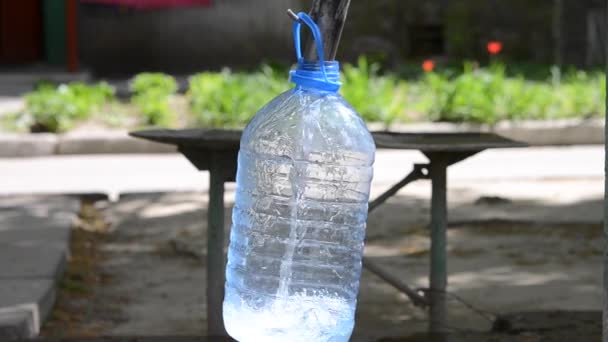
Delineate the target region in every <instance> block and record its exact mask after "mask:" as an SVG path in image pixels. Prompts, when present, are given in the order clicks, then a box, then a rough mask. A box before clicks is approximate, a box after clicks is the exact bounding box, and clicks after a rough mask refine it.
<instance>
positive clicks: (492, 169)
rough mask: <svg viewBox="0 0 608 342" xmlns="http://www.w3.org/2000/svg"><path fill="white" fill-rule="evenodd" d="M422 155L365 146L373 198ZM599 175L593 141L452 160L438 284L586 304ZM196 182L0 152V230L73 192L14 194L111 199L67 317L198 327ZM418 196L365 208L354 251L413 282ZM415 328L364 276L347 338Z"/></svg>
mask: <svg viewBox="0 0 608 342" xmlns="http://www.w3.org/2000/svg"><path fill="white" fill-rule="evenodd" d="M423 161H424V157H423V156H422V155H420V154H418V153H415V152H388V151H381V152H379V153H378V158H377V164H376V166H377V168H376V170H377V171H376V174H375V179H374V186H373V191H372V193H373V195H376V194H379V193H380V192H381V191H382V190H383V189H385V188H386V187H388V186H390V184H391V183H393V182H395V181H397V180H399V179H400V178H401V177H402V176H403V175H404V173H405V172H407V171H408V170H409V168H410V165H411V163H412V162H423ZM602 177H603V149H602V147H600V146H588V147H572V148H560V149H556V148H534V149H525V150H501V151H498V150H497V151H487V152H484V153H482V154H480V155H478V156H476V157H473V158H471V159H469V160H467V161H465V162H463V163H461V164H459V165H456V166H454V167H453V168H452V169H451V170H450V173H449V204H450V221H451V223H452V226H451V228H452V229H451V230H450V232H449V238H450V251H449V253H450V266H449V267H450V288H451V290H452V291H454V293H455V294H457V295H459V296H462V297H464V298H465V299H466V300H467V302H470V303H473V305H475V306H476V307H480V308H483V309H485V310H487V311H489V312H491V313H499V314H509V313H515V312H530V311H536V310H545V311H551V312H553V311H555V310H566V311H567V312H568V315H572V312H579V311H581V310H582V311H584V312H588V311H592V312H593V311H597V310H600V304H599V303H600V302H601V301H600V300H599V298H601V291H600V290H601V279H600V275H601V272H600V271H599V270H600V269H601V266H600V265H601V264H600V254H601V248H602V243H601V241H602V239H601V229H600V225H599V223H600V222H601V219H602V196H603V178H602ZM51 179H52V180H53V181H49V180H51ZM206 183H207V175H206V174H205V173H199V172H197V171H195V170H194V168H193V167H192V166H191V165H190V164H189V163H188V162H187V161H186V160H185V159H183V158H182V157H181V156H177V155H145V156H128V155H127V156H74V157H54V158H32V159H0V195H4V196H5V197H4V198H3V200H4V202H2V203H4V205H5V206H6V207H10V208H11V209H2V208H0V209H2V210H0V218H2V219H3V221H1V222H2V226H1V227H2V228H1V229H3V230H4V229H5V227H10V225H9V224H7V223H5V222H8V221H6V220H4V218H6V217H22V216H23V217H25V216H27V215H29V213H31V212H35V211H27V212H26V211H24V210H21V209H19V208H22V207H24V208H25V207H26V205H30V206H33V207H36V208H39V209H37V210H42V211H41V212H42V214H40V215H42V216H41V217H43V218H46V217H50V216H49V215H50V214H48V213H47V214H44V211H45V210H47V212H50V211H48V210H49V209H48V208H52V207H53V206H55V205H59V206H60V207H61V208H63V209H65V208H68V209H69V210H70V211H72V212H73V211H74V210H75V209H74V207H73V206H74V205H75V204H74V203H73V201H70V200H67V201H65V200H58V201H55V200H49V199H48V197H44V198H42V199H40V198H32V197H23V196H25V195H27V194H32V193H37V194H41V193H42V194H57V193H88V192H101V193H106V194H109V195H110V197H111V198H112V199H113V200H118V201H117V202H114V203H107V202H105V203H104V202H102V203H100V205H101V206H102V207H101V209H102V210H103V212H104V214H105V215H106V218H107V219H109V220H110V221H112V223H113V224H112V227H113V228H114V231H113V232H112V233H111V234H109V236H108V239H107V241H104V243H103V244H102V246H101V247H100V248H101V250H102V253H103V254H104V255H105V258H106V259H105V261H104V262H103V265H102V268H103V270H102V272H103V274H105V275H108V277H109V278H110V279H112V281H111V282H109V283H108V284H104V286H102V287H100V288H99V289H96V290H95V296H94V297H93V298H92V299H91V300H87V301H86V302H84V303H81V304H82V305H84V307H82V309H83V311H82V312H83V313H82V315H83V316H86V317H88V319H89V320H90V321H87V320H86V319H85V320H84V321H83V322H81V324H82V325H86V324H88V323H90V322H96V324H98V325H97V327H98V328H99V322H105V324H102V325H101V326H102V327H103V330H102V332H103V333H104V334H115V335H125V334H141V332H144V331H145V332H146V334H149V335H156V334H167V335H172V334H180V335H194V334H203V333H204V328H203V327H204V320H205V317H204V312H205V311H204V307H203V299H204V298H203V296H202V294H203V288H204V281H205V277H204V267H205V266H204V263H202V262H201V261H200V251H201V250H204V249H203V248H204V239H203V238H202V236H204V234H205V225H204V222H205V215H206V212H205V211H204V209H203V208H204V207H205V203H206V195H205V193H206V190H207V186H206ZM233 188H234V187H233V186H232V185H231V186H229V189H228V191H227V196H226V200H227V201H228V203H231V202H232V200H233ZM193 191H194V192H193ZM164 192H171V193H166V194H163V193H164ZM137 193H139V195H137ZM142 193H143V194H142ZM121 194H123V195H121ZM125 194H126V195H125ZM429 194H430V189H429V186H428V183H427V182H419V183H415V184H412V185H411V186H408V187H407V188H405V189H404V190H402V191H401V192H399V194H398V195H397V196H396V197H394V198H393V199H391V200H390V201H389V202H387V203H386V205H385V206H384V207H382V208H381V209H379V210H378V211H377V212H375V213H374V214H373V215H371V216H370V222H369V228H368V243H367V249H366V253H367V255H368V256H370V257H373V258H375V259H376V260H377V261H378V262H380V263H381V264H382V265H383V266H384V267H386V268H387V269H390V270H393V271H394V272H395V273H398V274H402V275H403V278H404V280H407V281H408V282H410V283H412V284H414V285H415V286H424V285H425V282H426V273H427V257H426V256H427V255H428V239H427V236H426V230H425V226H426V223H427V218H428V198H429ZM15 195H20V196H19V197H15ZM373 195H372V196H373ZM0 198H1V197H0ZM28 201H33V202H28ZM64 201H65V202H64ZM32 203H33V204H32ZM40 208H47V209H40ZM14 210H18V211H17V213H18V214H19V215H16V214H11V213H13V211H14ZM26 214H27V215H26ZM34 216H35V215H34ZM226 217H227V225H228V224H229V213H228V212H227V213H226ZM15 222H17V221H15ZM18 226H19V227H21V226H22V224H21V223H19V225H18ZM0 240H2V241H0V243H4V239H3V238H2V239H0ZM64 240H65V239H64ZM6 250H8V249H6ZM0 269H1V268H0ZM0 278H2V277H0ZM0 281H1V280H0ZM104 305H105V306H104ZM107 305H110V306H112V309H111V310H110V309H108V308H107ZM104 308H105V309H104ZM450 312H451V317H450V320H451V324H452V325H454V326H457V327H459V328H460V329H466V330H478V331H479V330H487V329H489V327H490V322H489V321H487V320H485V319H484V318H482V317H481V316H480V315H478V314H475V313H471V311H470V310H469V309H467V308H466V307H465V306H463V305H462V304H460V303H459V302H458V301H456V300H453V301H452V302H451V304H450ZM526 317H527V316H526ZM568 317H571V316H568ZM545 322H546V320H545ZM426 324H427V323H426V320H425V315H424V312H422V311H420V310H419V309H416V308H414V307H412V306H411V305H410V304H409V303H408V301H407V300H406V298H405V297H403V296H402V295H400V294H399V293H398V292H396V291H395V290H394V289H392V288H391V287H390V286H388V285H386V284H384V283H382V282H381V281H379V279H377V278H376V277H375V276H373V275H371V274H369V273H367V272H364V275H363V279H362V288H361V297H360V306H359V317H358V325H357V332H356V337H357V339H358V340H360V341H368V340H374V339H376V338H377V337H378V336H404V335H409V334H411V333H415V332H419V331H422V330H424V328H425V327H426ZM465 340H466V339H465Z"/></svg>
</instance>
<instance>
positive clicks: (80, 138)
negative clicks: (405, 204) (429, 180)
mask: <svg viewBox="0 0 608 342" xmlns="http://www.w3.org/2000/svg"><path fill="white" fill-rule="evenodd" d="M368 126H369V129H370V130H372V131H383V130H386V126H384V125H382V124H378V123H372V124H369V125H368ZM388 131H392V132H410V133H421V132H494V133H497V134H499V135H502V136H505V137H507V138H511V139H514V140H518V141H522V142H526V143H528V144H530V145H531V146H563V145H595V144H603V143H604V120H603V119H589V120H574V119H573V120H556V121H522V122H516V123H513V122H502V123H499V124H497V125H494V126H490V125H475V124H454V123H443V122H441V123H414V124H395V125H392V126H390V127H389V129H388ZM172 152H175V147H173V146H170V145H165V144H160V143H155V142H150V141H146V140H142V139H136V138H133V137H130V136H129V135H128V132H127V131H97V132H71V133H66V134H47V133H44V134H2V133H0V158H17V157H39V156H52V155H74V154H146V153H172Z"/></svg>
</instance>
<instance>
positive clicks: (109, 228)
mask: <svg viewBox="0 0 608 342" xmlns="http://www.w3.org/2000/svg"><path fill="white" fill-rule="evenodd" d="M310 6H311V1H301V0H299V1H297V0H289V1H285V0H281V1H279V0H263V1H262V0H80V1H78V0H19V1H13V0H0V313H1V312H10V313H11V314H10V315H9V316H6V315H5V316H3V315H2V314H0V339H2V338H3V337H5V336H8V337H15V336H17V337H19V336H21V337H32V336H37V335H39V334H40V335H42V336H43V337H53V336H58V337H65V336H100V335H203V334H205V333H206V324H205V322H206V321H207V317H206V311H205V297H204V290H203V289H204V286H205V283H206V279H205V273H204V270H205V268H206V265H205V262H204V260H205V257H206V254H205V252H204V250H205V247H206V242H205V236H206V230H207V227H206V218H207V211H206V208H207V204H208V190H209V189H208V185H207V184H208V181H209V176H208V174H207V172H199V171H197V170H196V169H195V168H194V167H193V166H192V165H191V164H190V163H189V162H188V160H186V159H185V158H184V157H183V156H182V155H180V154H179V153H177V151H176V149H175V147H172V146H170V145H163V144H158V143H152V142H147V141H143V140H139V139H135V138H131V137H129V136H128V132H129V131H135V130H141V129H148V128H173V129H183V128H217V129H227V128H242V127H244V126H245V125H246V124H247V122H249V120H250V119H251V118H252V117H253V116H254V115H255V113H256V112H257V110H258V109H259V108H260V107H261V106H263V105H264V104H265V103H267V102H268V101H269V100H271V99H272V98H274V97H275V96H277V95H278V94H280V93H281V92H283V91H286V90H288V89H290V88H292V84H290V83H289V80H288V72H289V69H290V68H292V66H293V65H294V63H295V52H294V47H293V41H292V22H291V19H290V18H289V17H288V16H287V15H285V10H286V9H287V8H292V9H293V10H294V11H296V12H298V11H300V10H302V11H307V10H308V9H309V8H310ZM606 15H607V8H606V1H605V0H542V1H529V0H510V1H499V0H427V1H414V0H375V1H361V0H353V1H352V2H351V4H350V10H349V13H348V18H347V21H346V25H345V27H344V32H343V34H342V40H341V43H340V47H339V49H338V54H337V59H338V60H339V61H340V62H341V68H342V69H341V70H342V76H341V81H342V83H343V85H342V88H341V90H340V93H341V94H342V95H343V96H344V97H345V98H346V99H347V101H348V102H349V103H351V104H352V105H353V107H354V108H355V109H356V110H357V111H358V112H359V113H360V115H361V116H362V117H363V119H364V120H365V121H366V122H367V124H368V127H369V128H370V130H374V131H393V132H414V133H416V132H417V133H420V132H453V133H456V132H492V133H496V134H499V135H502V136H504V137H507V138H511V139H514V140H516V141H520V142H524V143H527V144H529V145H530V146H529V147H527V148H519V149H509V150H507V149H495V150H488V151H486V152H484V153H481V154H479V155H476V156H474V157H472V158H470V159H467V160H466V161H463V162H462V163H459V164H457V165H455V166H453V167H451V168H450V169H449V182H448V204H449V208H450V226H449V228H450V229H449V232H448V236H449V241H450V243H449V246H448V257H449V263H450V264H449V267H448V270H449V284H450V285H449V287H448V288H449V289H450V291H453V293H454V295H456V296H457V297H453V298H452V299H451V300H450V304H449V312H450V317H449V321H450V329H449V330H450V332H452V333H454V334H455V335H454V336H455V338H457V339H456V340H459V339H458V338H460V340H463V341H474V340H476V339H477V340H480V341H486V340H491V339H492V338H493V339H494V340H496V339H497V338H498V339H504V340H506V341H510V340H516V341H517V340H518V339H519V340H521V338H528V337H530V338H532V339H531V340H532V341H537V340H541V339H542V338H547V339H549V340H551V338H553V340H556V341H559V340H560V338H563V336H565V335H564V334H570V335H571V336H572V340H577V339H576V338H580V340H581V341H591V340H598V339H599V335H600V333H601V328H600V323H601V320H600V316H601V313H600V310H601V300H600V298H601V297H600V296H601V293H602V292H601V291H602V285H601V272H600V269H601V255H602V247H603V242H602V241H603V240H602V235H601V224H602V222H603V219H602V217H603V216H602V205H603V202H602V199H603V189H604V187H603V186H604V183H603V167H604V166H603V160H604V159H603V158H604V156H603V143H604V118H605V111H606V72H605V65H606V59H607V53H606V51H607V49H608V46H607V41H608V37H607V32H608V27H607V23H606V22H607V20H606ZM425 161H426V158H425V157H424V156H423V155H422V154H420V153H419V152H416V151H386V150H379V151H378V154H377V162H376V166H375V178H374V183H373V188H372V197H374V196H376V195H378V194H380V193H381V192H383V191H384V190H386V189H387V188H388V187H390V186H391V185H392V184H393V183H395V182H397V181H398V180H400V179H401V178H402V177H403V175H404V173H405V172H409V170H410V169H411V166H412V165H413V164H414V163H421V162H425ZM233 195H234V184H227V188H226V203H227V206H228V208H229V209H230V208H231V206H232V203H233ZM429 199H430V188H429V184H428V182H419V183H415V184H412V185H411V186H408V187H407V188H405V189H403V190H401V191H399V193H398V194H397V195H396V196H395V197H393V198H391V199H390V200H389V201H388V202H387V203H386V205H385V207H384V208H381V209H379V210H378V211H377V212H374V214H372V215H370V218H369V224H368V227H369V228H368V238H367V249H366V255H367V256H368V257H370V258H375V259H376V260H377V261H378V262H379V263H381V264H382V265H383V267H385V268H386V269H387V270H390V272H393V273H395V274H399V275H400V277H402V279H403V281H406V282H408V283H412V284H413V286H420V287H423V286H426V285H427V282H428V280H427V272H428V260H427V259H428V254H429V243H428V229H427V225H428V217H429V215H430V214H429ZM225 224H226V229H227V230H228V229H229V226H230V210H227V211H226V215H225ZM362 279H363V280H362V285H361V286H362V287H361V295H360V299H359V309H358V310H359V311H358V317H357V328H356V331H355V335H354V339H353V340H358V341H378V340H382V339H383V338H384V339H385V340H386V341H389V340H390V341H399V339H398V338H401V337H404V336H417V335H416V334H418V333H421V332H424V331H425V330H426V326H427V324H428V320H427V317H426V312H425V310H421V309H420V308H417V307H414V306H413V305H412V304H411V303H410V302H409V301H408V299H407V297H405V296H404V295H402V294H400V293H399V292H398V291H396V290H395V289H393V288H392V287H391V286H389V285H388V284H386V283H384V282H383V281H382V280H380V279H379V278H377V277H376V276H374V275H373V274H371V273H368V272H367V271H364V273H363V278H362ZM454 298H458V299H454ZM32 308H33V309H32ZM3 310H4V311H3ZM6 317H8V318H6ZM32 317H40V320H37V318H36V319H34V318H32ZM501 318H504V320H501ZM30 321H31V322H34V323H31V324H29V325H28V324H25V325H24V324H23V322H30ZM504 322H508V324H507V323H504ZM24 326H27V327H28V328H23V327H24ZM3 327H9V328H3ZM570 335H568V336H570ZM391 338H392V339H391ZM535 338H536V339H535Z"/></svg>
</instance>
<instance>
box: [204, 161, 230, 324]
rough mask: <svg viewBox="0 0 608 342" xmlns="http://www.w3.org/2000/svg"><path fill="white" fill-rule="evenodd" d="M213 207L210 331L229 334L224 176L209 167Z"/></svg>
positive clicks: (209, 258) (209, 249)
mask: <svg viewBox="0 0 608 342" xmlns="http://www.w3.org/2000/svg"><path fill="white" fill-rule="evenodd" d="M209 171H210V172H209V206H208V213H207V334H208V335H209V336H227V333H226V330H225V329H224V320H223V318H222V302H223V301H224V277H225V274H224V267H225V264H226V262H225V260H224V177H223V172H222V170H221V169H219V166H218V167H217V168H214V167H211V170H209Z"/></svg>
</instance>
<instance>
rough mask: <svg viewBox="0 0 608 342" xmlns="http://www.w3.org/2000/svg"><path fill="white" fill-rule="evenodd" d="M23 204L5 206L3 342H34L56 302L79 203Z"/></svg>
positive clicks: (0, 267)
mask: <svg viewBox="0 0 608 342" xmlns="http://www.w3.org/2000/svg"><path fill="white" fill-rule="evenodd" d="M44 199H45V200H42V201H40V200H37V201H36V200H32V201H29V202H28V203H25V204H23V205H14V204H11V203H12V201H10V200H6V201H4V202H7V203H1V202H0V209H2V210H1V211H2V213H3V219H2V220H1V221H0V222H1V226H0V228H1V229H0V289H2V291H0V340H2V341H4V340H11V339H23V338H31V337H35V336H37V335H38V332H39V330H40V326H41V325H42V323H43V322H44V320H45V319H46V318H47V317H48V315H49V314H50V312H51V310H52V308H53V305H54V303H55V296H56V292H57V286H58V283H59V281H60V279H61V276H62V275H63V272H64V270H65V267H66V264H67V258H68V253H69V239H70V229H71V228H70V227H71V224H72V216H73V214H71V213H73V212H74V211H75V210H76V207H77V202H76V201H75V200H70V199H67V198H66V197H59V196H54V197H52V198H50V197H45V198H44Z"/></svg>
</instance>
